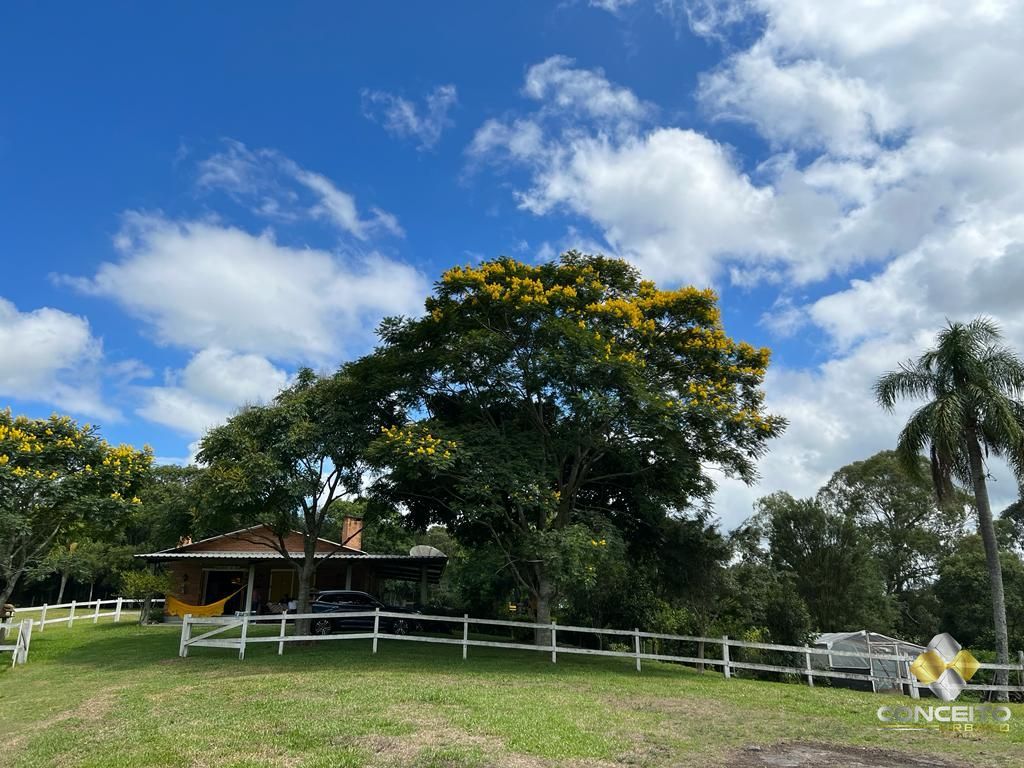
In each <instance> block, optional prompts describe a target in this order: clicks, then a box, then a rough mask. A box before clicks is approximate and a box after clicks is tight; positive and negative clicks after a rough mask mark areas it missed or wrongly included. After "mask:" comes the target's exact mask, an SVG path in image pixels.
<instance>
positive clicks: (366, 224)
mask: <svg viewBox="0 0 1024 768" xmlns="http://www.w3.org/2000/svg"><path fill="white" fill-rule="evenodd" d="M224 144H225V148H224V150H223V151H221V152H217V153H215V154H214V155H211V156H210V157H208V158H206V159H205V160H203V161H202V162H200V163H199V177H198V185H199V188H200V189H203V190H213V189H219V190H222V191H224V192H227V193H228V194H230V195H232V196H233V197H234V198H235V199H237V200H239V201H240V202H245V203H249V204H250V207H251V208H252V210H253V212H254V213H257V214H259V215H262V216H266V217H268V218H271V219H274V220H277V221H285V222H289V223H290V222H295V221H299V220H302V219H310V218H312V219H322V220H326V221H327V222H328V223H330V224H332V225H333V226H334V227H336V228H337V229H338V231H340V232H342V233H344V234H347V235H351V236H352V237H354V238H356V239H357V240H361V241H366V240H367V239H369V238H370V237H371V236H372V235H375V234H382V233H383V234H391V235H395V236H397V237H401V236H402V235H403V232H402V228H401V226H400V225H399V223H398V219H397V217H395V215H394V214H391V213H388V212H387V211H383V210H381V209H379V208H371V209H370V214H371V215H370V216H363V215H360V213H359V209H358V207H357V205H356V199H355V197H354V196H353V195H351V194H350V193H348V192H345V191H344V190H342V189H339V188H338V187H337V186H336V185H335V184H334V182H333V181H331V180H330V179H329V178H327V177H326V176H324V175H323V174H321V173H316V172H314V171H309V170H307V169H305V168H303V167H301V166H300V165H299V164H298V163H296V162H294V161H293V160H291V159H289V158H287V157H285V156H284V155H282V154H281V153H280V152H278V151H276V150H273V149H255V150H253V149H249V148H248V147H247V146H245V144H243V143H242V142H240V141H234V140H230V139H229V140H226V141H225V142H224Z"/></svg>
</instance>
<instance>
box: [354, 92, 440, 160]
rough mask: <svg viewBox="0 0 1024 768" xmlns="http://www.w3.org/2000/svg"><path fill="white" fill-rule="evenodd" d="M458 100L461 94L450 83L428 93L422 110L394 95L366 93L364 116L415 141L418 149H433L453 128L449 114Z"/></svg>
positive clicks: (398, 134) (389, 130)
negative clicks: (448, 130) (446, 132)
mask: <svg viewBox="0 0 1024 768" xmlns="http://www.w3.org/2000/svg"><path fill="white" fill-rule="evenodd" d="M458 100H459V99H458V92H457V90H456V88H455V86H454V85H452V84H450V83H449V84H448V85H439V86H437V87H436V88H434V90H432V91H431V92H430V93H428V94H427V95H426V97H425V98H424V99H423V105H422V107H420V106H418V105H417V104H416V103H415V102H413V101H410V100H409V99H406V98H404V97H402V96H398V95H397V94H394V93H388V92H387V91H371V90H364V91H363V114H365V115H366V116H367V117H368V118H369V119H371V120H374V121H375V122H378V123H380V124H381V125H382V126H384V130H386V131H387V132H388V133H390V134H391V135H393V136H397V137H398V138H402V139H411V140H412V141H415V142H416V144H417V148H418V149H421V150H426V149H433V148H434V147H435V146H436V145H437V143H438V142H439V141H440V140H441V134H442V133H444V131H445V129H446V128H449V127H450V126H452V125H454V121H453V120H452V119H451V118H450V117H449V115H448V113H449V112H450V111H451V109H452V108H453V107H454V106H455V105H456V104H457V103H458Z"/></svg>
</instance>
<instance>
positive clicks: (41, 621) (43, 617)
mask: <svg viewBox="0 0 1024 768" xmlns="http://www.w3.org/2000/svg"><path fill="white" fill-rule="evenodd" d="M46 607H47V603H43V612H42V613H41V614H40V615H39V631H40V632H42V631H43V628H44V627H45V626H46Z"/></svg>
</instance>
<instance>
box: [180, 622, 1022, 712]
mask: <svg viewBox="0 0 1024 768" xmlns="http://www.w3.org/2000/svg"><path fill="white" fill-rule="evenodd" d="M370 618H372V619H373V631H355V632H343V633H337V634H328V635H299V634H294V633H293V634H288V626H289V625H290V624H292V625H293V622H294V621H296V620H298V619H310V620H314V619H327V620H332V619H342V620H352V619H370ZM382 619H385V620H387V619H394V620H397V621H402V622H410V621H415V622H416V623H417V624H422V625H424V626H425V627H429V625H430V624H431V623H435V624H436V623H440V624H441V625H442V626H443V627H446V628H450V627H451V626H452V625H459V624H461V625H462V637H461V638H457V637H438V636H436V635H422V634H416V635H413V634H394V633H391V632H386V631H383V628H382V626H381V620H382ZM258 626H272V627H274V628H276V629H277V630H278V632H277V634H258V635H252V634H250V633H249V630H250V628H252V627H258ZM293 626H294V625H293ZM471 626H473V627H512V628H518V629H541V630H547V631H548V632H549V633H550V644H549V645H536V644H533V643H530V644H527V643H519V642H505V641H499V640H481V639H478V638H470V636H469V632H470V627H471ZM196 627H201V628H202V629H201V630H200V631H201V634H193V629H194V628H196ZM232 630H239V634H238V636H237V637H227V636H226V634H227V633H229V632H231V631H232ZM560 633H561V634H562V635H563V636H564V634H565V633H579V634H591V635H603V636H606V637H618V638H622V639H625V640H628V641H629V642H628V644H627V647H628V648H629V650H606V649H597V648H582V647H579V646H574V645H565V644H563V645H559V644H558V637H559V634H560ZM322 640H328V641H330V640H372V641H373V642H372V647H373V653H377V646H378V641H380V640H401V641H408V642H417V643H437V644H441V645H457V646H461V647H462V658H463V659H465V658H467V656H468V654H469V649H470V648H471V647H479V648H512V649H519V650H526V651H542V652H544V653H550V654H551V661H552V663H557V660H558V655H559V654H585V655H590V656H615V657H619V658H629V659H633V660H635V662H636V670H637V672H639V671H640V670H641V665H642V662H643V661H668V662H675V663H681V664H691V665H696V666H700V667H701V668H703V667H704V666H705V665H706V666H712V667H720V668H721V671H722V674H723V675H724V676H725V678H726V679H729V678H731V677H732V676H733V675H736V674H737V673H738V672H740V671H742V670H750V671H757V672H777V673H781V674H789V675H794V676H798V677H799V678H801V679H804V680H806V681H807V684H808V685H810V686H813V685H814V680H815V678H831V679H841V680H858V681H861V682H863V683H866V684H869V685H871V687H872V688H874V687H875V683H877V682H882V681H883V680H884V681H885V682H886V683H893V682H895V685H894V686H893V687H898V688H899V689H900V690H902V691H903V692H905V693H909V694H910V696H912V697H913V698H915V699H916V698H918V697H919V696H920V689H921V688H927V686H924V685H921V684H920V683H919V682H918V681H917V680H916V679H915V678H914V677H913V675H912V674H911V673H910V663H911V662H912V661H913V660H914V657H913V656H906V655H894V654H879V653H873V652H872V653H865V652H862V651H839V650H835V649H829V648H813V647H810V646H806V645H804V646H795V645H779V644H776V643H755V642H746V641H743V640H735V639H732V638H729V637H728V636H722V637H717V638H715V637H697V636H692V635H670V634H664V633H660V632H641V631H640V629H639V628H635V629H633V630H622V629H597V628H594V627H577V626H568V625H559V624H557V623H555V622H552V623H551V624H534V623H527V622H522V621H504V620H500V619H474V618H470V617H469V615H468V614H464V615H463V616H462V617H461V618H458V617H451V616H425V615H421V614H415V615H410V614H408V613H394V612H390V611H381V610H379V609H378V610H375V611H365V612H358V613H355V612H345V613H304V614H279V615H270V616H255V615H245V614H239V615H236V616H214V617H193V616H192V615H191V614H189V615H186V616H185V617H184V619H183V621H182V625H181V641H180V644H179V646H178V654H179V655H180V656H182V657H185V656H188V651H189V648H195V647H205V648H229V649H233V650H237V651H238V658H239V659H244V658H245V649H246V647H247V646H248V645H251V644H253V643H276V644H277V653H278V654H279V655H280V654H283V653H284V648H285V645H286V644H287V643H294V642H319V641H322ZM657 641H678V642H686V643H700V644H703V645H715V646H719V647H720V648H721V657H720V658H702V657H696V656H680V655H674V654H668V653H659V652H657V650H658V649H657V647H656V643H657ZM649 648H650V650H648V649H649ZM730 648H740V649H751V650H757V651H780V652H784V653H791V654H795V655H797V656H798V657H799V658H802V660H803V664H802V665H800V666H785V665H779V664H765V663H760V662H753V661H745V660H742V659H737V658H733V657H732V656H731V655H730V650H729V649H730ZM814 656H825V657H827V658H828V659H831V658H834V657H854V658H856V659H868V660H880V661H883V662H891V663H893V666H894V668H895V669H896V670H897V671H896V678H895V680H894V679H893V678H892V677H891V676H887V677H884V678H883V677H879V676H878V675H876V674H875V672H874V665H873V664H871V663H870V661H869V667H868V670H867V671H866V673H864V674H859V673H854V672H843V671H839V670H835V669H830V668H821V667H815V666H814V665H813V664H812V658H813V657H814ZM827 665H831V661H826V664H825V665H823V666H827ZM980 666H981V668H982V669H990V670H997V669H1004V670H1008V672H1009V673H1013V672H1016V673H1017V675H1018V680H1020V681H1021V682H1022V684H1021V685H988V684H975V685H969V686H968V690H972V691H995V690H1005V691H1014V692H1019V693H1024V653H1022V654H1021V656H1020V663H1019V664H1004V665H999V664H981V665H980Z"/></svg>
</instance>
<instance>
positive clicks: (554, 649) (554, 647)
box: [551, 619, 558, 664]
mask: <svg viewBox="0 0 1024 768" xmlns="http://www.w3.org/2000/svg"><path fill="white" fill-rule="evenodd" d="M557 634H558V629H557V627H556V626H555V620H554V619H552V620H551V663H552V664H557V663H558V639H557Z"/></svg>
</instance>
